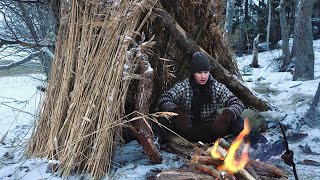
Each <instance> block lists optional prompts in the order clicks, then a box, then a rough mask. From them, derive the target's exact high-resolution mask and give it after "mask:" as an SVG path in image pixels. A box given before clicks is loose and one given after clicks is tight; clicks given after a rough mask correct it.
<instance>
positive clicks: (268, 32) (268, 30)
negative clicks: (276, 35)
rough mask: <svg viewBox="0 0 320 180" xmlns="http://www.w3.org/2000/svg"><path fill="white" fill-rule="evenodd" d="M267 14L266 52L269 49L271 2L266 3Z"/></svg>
mask: <svg viewBox="0 0 320 180" xmlns="http://www.w3.org/2000/svg"><path fill="white" fill-rule="evenodd" d="M268 4H269V14H268V25H267V50H269V49H270V47H269V46H270V27H271V15H272V0H269V1H268Z"/></svg>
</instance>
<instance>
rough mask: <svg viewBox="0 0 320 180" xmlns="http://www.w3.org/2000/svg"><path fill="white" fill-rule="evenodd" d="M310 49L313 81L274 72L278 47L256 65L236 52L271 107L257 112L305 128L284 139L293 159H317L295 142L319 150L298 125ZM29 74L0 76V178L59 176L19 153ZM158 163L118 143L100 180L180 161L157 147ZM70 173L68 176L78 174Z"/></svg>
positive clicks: (300, 168) (305, 168)
mask: <svg viewBox="0 0 320 180" xmlns="http://www.w3.org/2000/svg"><path fill="white" fill-rule="evenodd" d="M314 50H315V57H316V58H315V61H316V63H315V80H310V81H292V80H291V79H292V75H291V74H290V73H288V72H278V67H279V63H278V62H277V60H276V59H277V58H278V57H280V55H281V51H280V50H274V51H271V52H262V53H259V64H260V68H256V69H253V68H250V67H248V65H249V64H250V63H251V60H252V55H248V56H243V57H238V58H237V60H238V64H239V69H240V71H241V72H243V73H244V74H245V75H244V76H243V79H244V80H245V84H246V85H247V86H248V87H249V88H251V89H253V90H255V91H256V92H257V93H259V96H261V97H263V98H265V99H266V100H268V101H269V102H270V103H271V105H272V107H273V110H270V111H267V112H263V113H262V115H263V116H264V117H266V119H267V121H270V122H271V121H273V122H277V121H281V122H282V124H284V125H285V126H286V127H288V129H287V134H289V135H290V134H294V133H305V134H308V136H306V137H305V138H302V139H299V140H296V141H293V140H291V141H289V148H290V149H292V150H293V151H294V153H295V156H294V161H295V162H296V163H297V162H301V161H303V160H314V161H317V162H320V155H307V154H306V153H304V152H303V151H302V149H301V148H300V147H299V146H305V145H306V144H307V145H308V146H309V147H310V148H311V150H312V151H313V152H315V153H320V146H318V144H319V142H320V131H319V128H316V127H314V128H309V127H308V126H306V125H303V124H301V122H302V121H301V117H302V116H303V115H304V113H305V112H306V111H307V108H308V107H309V104H310V102H311V100H312V98H313V96H314V94H315V92H316V89H317V86H318V83H319V80H320V41H319V40H318V41H314ZM34 77H37V78H38V77H39V75H32V76H30V75H28V76H27V75H25V76H11V77H0V89H1V91H0V92H1V93H0V124H1V125H0V180H2V179H3V180H6V179H23V180H31V179H32V180H33V179H62V178H61V177H59V176H57V175H54V174H50V173H46V168H47V165H48V160H46V159H37V158H33V159H28V158H26V157H25V156H24V155H23V152H24V148H25V146H26V143H27V140H28V138H30V134H31V130H32V126H33V124H34V116H35V114H36V112H37V105H38V104H39V102H40V93H38V92H37V90H36V86H37V85H41V82H39V81H38V80H36V79H35V78H34ZM264 135H265V136H266V137H267V138H268V140H270V141H275V140H277V139H279V138H281V137H282V134H281V133H280V130H279V127H277V125H275V126H274V127H273V128H270V129H269V130H268V131H267V132H265V133H264ZM162 154H163V155H164V161H163V163H162V164H158V165H153V164H151V163H150V161H149V160H148V158H147V157H146V156H145V155H144V153H143V149H142V147H141V146H139V144H138V143H137V141H132V142H130V143H129V144H126V145H125V146H123V147H121V148H119V149H118V150H117V152H116V156H115V162H114V168H113V171H112V173H111V174H110V176H109V177H106V178H105V179H106V180H107V179H145V175H146V174H147V173H148V172H150V171H151V170H158V169H166V168H178V167H180V166H181V165H182V160H181V159H179V157H177V156H176V155H174V154H170V153H167V152H163V151H162ZM274 163H276V164H277V165H279V166H281V168H283V169H285V170H286V171H287V172H288V174H289V179H294V177H293V173H292V169H291V168H290V167H288V166H287V165H285V164H284V163H283V162H282V161H281V160H280V157H277V158H275V159H274ZM296 167H297V172H298V176H299V179H310V178H313V179H320V168H319V166H318V167H317V166H310V165H302V164H297V165H296ZM79 178H81V177H79V176H73V177H70V178H69V179H79Z"/></svg>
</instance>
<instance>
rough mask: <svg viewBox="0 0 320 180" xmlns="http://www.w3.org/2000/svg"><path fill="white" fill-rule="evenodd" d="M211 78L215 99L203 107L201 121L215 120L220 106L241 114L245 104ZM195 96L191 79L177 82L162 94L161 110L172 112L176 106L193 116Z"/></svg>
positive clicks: (160, 100) (237, 114)
mask: <svg viewBox="0 0 320 180" xmlns="http://www.w3.org/2000/svg"><path fill="white" fill-rule="evenodd" d="M209 78H210V79H209V80H211V81H213V82H212V86H211V92H212V97H213V101H212V102H210V103H208V104H205V105H203V106H202V107H201V119H200V120H201V121H210V120H214V119H215V118H216V117H217V116H218V112H217V110H218V108H225V107H227V108H229V109H231V110H232V111H233V112H234V114H235V116H240V114H241V113H242V111H243V110H244V105H243V103H242V102H241V100H240V99H239V98H237V97H236V96H235V95H233V93H232V92H230V90H229V89H228V88H227V87H226V86H225V85H224V84H221V83H219V82H218V81H217V80H215V79H214V78H213V77H212V76H211V75H210V76H209ZM192 97H193V91H192V87H191V85H190V82H189V79H185V80H183V81H181V82H178V83H176V84H175V85H174V86H173V87H172V88H171V89H170V90H168V91H167V92H165V93H164V94H162V95H161V96H160V98H159V108H160V110H161V111H168V112H172V111H173V110H174V108H175V107H177V106H178V107H179V108H181V109H182V110H183V111H185V112H187V113H188V114H189V116H190V117H191V118H194V113H193V112H191V101H192Z"/></svg>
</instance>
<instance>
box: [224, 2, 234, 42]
mask: <svg viewBox="0 0 320 180" xmlns="http://www.w3.org/2000/svg"><path fill="white" fill-rule="evenodd" d="M226 3H227V4H226V22H225V23H224V32H225V35H226V36H227V37H228V34H229V33H231V31H232V26H233V17H234V15H235V8H236V7H235V5H234V3H235V0H227V2H226Z"/></svg>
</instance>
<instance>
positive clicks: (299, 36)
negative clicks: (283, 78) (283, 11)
mask: <svg viewBox="0 0 320 180" xmlns="http://www.w3.org/2000/svg"><path fill="white" fill-rule="evenodd" d="M315 2H316V0H299V3H298V7H297V16H296V21H295V28H294V36H293V47H292V52H293V62H294V64H295V69H294V74H293V80H310V79H313V78H314V51H313V37H312V26H311V15H312V9H313V4H314V3H315Z"/></svg>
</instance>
